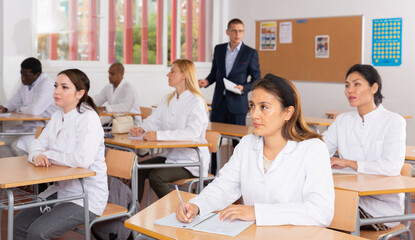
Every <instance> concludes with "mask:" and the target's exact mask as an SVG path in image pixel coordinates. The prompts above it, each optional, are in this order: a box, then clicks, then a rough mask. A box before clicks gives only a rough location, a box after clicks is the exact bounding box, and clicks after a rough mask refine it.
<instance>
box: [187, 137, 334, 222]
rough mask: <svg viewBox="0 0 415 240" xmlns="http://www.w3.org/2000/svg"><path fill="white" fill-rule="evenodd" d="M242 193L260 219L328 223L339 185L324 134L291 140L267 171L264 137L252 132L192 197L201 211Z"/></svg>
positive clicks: (222, 204)
mask: <svg viewBox="0 0 415 240" xmlns="http://www.w3.org/2000/svg"><path fill="white" fill-rule="evenodd" d="M240 196H242V197H243V200H244V204H245V205H248V206H254V208H255V217H256V224H257V225H258V226H268V225H306V226H309V225H314V226H328V225H329V224H330V222H331V220H332V218H333V214H334V187H333V178H332V174H331V168H330V160H329V155H328V151H327V148H326V146H325V145H324V143H323V142H322V141H321V140H319V139H310V140H305V141H302V142H296V141H288V142H287V145H286V146H285V147H284V148H283V149H282V150H281V152H280V153H279V154H278V156H277V157H276V158H275V160H274V161H273V163H272V165H271V167H270V168H269V169H268V172H267V173H266V174H264V166H263V138H262V137H260V136H256V135H252V134H251V135H247V136H245V137H244V138H242V140H241V142H240V143H239V144H238V145H237V146H236V148H235V151H234V154H233V156H232V157H231V159H230V160H229V162H228V163H227V164H226V165H225V166H224V167H223V168H222V169H221V170H220V172H219V177H218V178H216V179H215V180H214V181H213V182H212V183H211V184H209V185H208V186H207V187H206V188H205V189H203V191H202V192H201V193H200V194H199V196H197V197H195V198H193V199H191V200H190V202H191V203H194V204H196V205H197V206H198V207H199V210H200V215H204V214H206V213H209V212H212V211H217V210H222V209H224V208H225V207H227V206H229V205H230V204H232V203H233V202H234V201H236V200H237V199H239V197H240Z"/></svg>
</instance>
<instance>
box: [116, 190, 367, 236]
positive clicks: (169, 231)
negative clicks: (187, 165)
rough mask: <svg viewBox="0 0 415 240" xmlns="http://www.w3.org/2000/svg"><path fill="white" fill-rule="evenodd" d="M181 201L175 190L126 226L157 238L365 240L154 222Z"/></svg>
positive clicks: (301, 230)
mask: <svg viewBox="0 0 415 240" xmlns="http://www.w3.org/2000/svg"><path fill="white" fill-rule="evenodd" d="M180 194H181V196H182V198H183V201H185V202H187V201H189V199H191V198H193V197H194V196H195V195H194V194H191V193H187V192H182V191H181V192H180ZM178 204H179V198H178V196H177V193H176V192H175V191H173V192H171V193H169V194H168V195H166V196H164V197H163V198H161V199H159V200H158V201H157V202H155V203H153V204H152V205H150V206H149V207H147V208H145V209H143V210H142V211H140V212H139V213H137V214H136V215H134V216H133V217H131V218H130V219H128V220H127V221H125V222H124V225H125V227H127V228H129V229H132V230H134V231H137V232H140V233H142V234H145V235H147V236H150V237H153V238H156V239H169V240H170V239H196V240H205V239H206V240H208V239H209V240H210V239H217V240H225V239H226V240H228V239H261V240H268V239H269V240H271V239H272V240H273V239H285V240H297V239H309V240H320V239H324V240H334V239H336V240H358V239H363V238H360V237H356V236H353V235H350V234H345V233H341V232H338V231H334V230H330V229H327V228H322V227H304V226H275V227H270V226H267V227H257V226H256V224H253V225H251V226H250V227H249V228H247V229H246V230H245V231H243V232H242V233H240V234H239V235H238V236H236V237H230V236H225V235H218V234H212V233H205V232H199V231H194V230H190V229H180V228H173V227H167V226H160V225H155V224H153V222H154V220H156V219H159V218H162V217H164V216H167V215H169V214H171V213H173V212H175V210H176V207H177V205H178Z"/></svg>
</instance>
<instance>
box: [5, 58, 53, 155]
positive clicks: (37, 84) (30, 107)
mask: <svg viewBox="0 0 415 240" xmlns="http://www.w3.org/2000/svg"><path fill="white" fill-rule="evenodd" d="M20 76H21V80H22V84H21V85H20V87H19V88H18V89H17V93H16V94H15V95H14V96H13V97H12V98H11V99H10V100H9V101H7V102H6V104H4V105H0V112H1V113H5V112H19V113H23V114H30V115H38V116H43V117H50V116H51V115H52V113H54V112H55V111H56V110H57V107H56V105H55V102H54V101H53V92H54V80H52V79H51V78H50V77H49V76H48V75H47V74H46V73H42V64H41V63H40V61H39V60H37V59H36V58H33V57H30V58H27V59H25V60H24V61H23V62H22V63H21V64H20ZM37 126H44V122H42V121H25V122H23V123H22V124H18V125H15V126H13V127H12V129H9V131H14V132H31V131H32V132H35V131H36V128H37ZM6 131H8V130H7V129H6ZM34 136H35V135H25V136H21V137H18V138H15V139H14V140H12V143H11V145H10V147H11V150H12V152H13V154H14V155H26V154H27V152H28V150H29V147H30V144H31V142H32V141H33V139H34Z"/></svg>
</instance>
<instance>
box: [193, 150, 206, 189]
mask: <svg viewBox="0 0 415 240" xmlns="http://www.w3.org/2000/svg"><path fill="white" fill-rule="evenodd" d="M194 150H196V153H197V156H198V157H199V193H200V192H201V191H202V190H203V186H204V182H203V160H202V158H201V157H200V150H199V148H198V147H196V148H194Z"/></svg>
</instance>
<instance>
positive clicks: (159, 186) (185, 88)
mask: <svg viewBox="0 0 415 240" xmlns="http://www.w3.org/2000/svg"><path fill="white" fill-rule="evenodd" d="M167 77H168V78H169V86H171V87H174V88H175V91H174V92H173V93H171V94H170V95H169V96H167V97H166V98H165V99H164V100H163V102H162V103H161V104H160V105H159V106H158V107H157V109H156V110H155V111H154V112H153V113H152V114H151V115H150V116H149V117H148V118H146V119H145V120H144V121H143V124H142V125H140V126H138V127H133V128H131V131H130V134H131V135H132V136H141V135H143V134H144V135H143V138H144V140H149V141H156V140H161V141H169V140H171V141H180V140H181V141H197V142H206V139H205V132H206V128H207V126H208V112H207V105H206V102H205V100H204V98H203V96H202V94H201V93H200V89H199V85H198V83H197V78H196V68H195V66H194V64H193V62H192V61H189V60H186V59H178V60H176V61H174V62H173V65H172V67H171V70H170V72H169V73H168V74H167ZM199 150H200V157H201V160H202V161H203V175H204V176H207V172H208V169H209V161H210V156H209V155H210V154H209V150H208V149H207V147H201V148H199ZM198 161H199V157H198V155H197V153H196V151H195V150H193V149H189V148H173V149H166V150H165V152H164V153H163V155H162V156H159V157H155V158H152V159H149V160H146V161H142V162H140V164H151V163H189V162H198ZM195 176H199V168H198V167H186V168H183V167H179V168H156V169H142V170H139V171H138V200H139V201H141V199H142V197H143V191H144V181H145V179H146V178H148V179H149V182H150V186H151V187H152V188H153V190H154V191H155V192H156V194H157V196H158V197H159V198H161V197H163V196H164V195H166V194H168V193H169V192H170V191H171V188H170V186H169V184H168V183H169V182H172V181H175V180H178V179H182V178H192V177H195Z"/></svg>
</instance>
